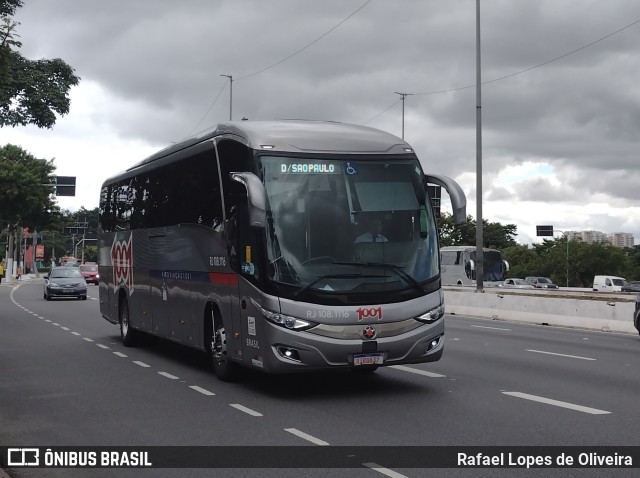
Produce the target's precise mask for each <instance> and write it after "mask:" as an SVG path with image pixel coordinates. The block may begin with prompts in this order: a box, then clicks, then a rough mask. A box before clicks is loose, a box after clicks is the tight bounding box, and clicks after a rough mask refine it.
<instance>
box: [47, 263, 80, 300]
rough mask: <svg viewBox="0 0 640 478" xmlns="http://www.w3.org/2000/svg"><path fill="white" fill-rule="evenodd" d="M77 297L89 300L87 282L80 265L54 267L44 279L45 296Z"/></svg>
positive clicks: (51, 297)
mask: <svg viewBox="0 0 640 478" xmlns="http://www.w3.org/2000/svg"><path fill="white" fill-rule="evenodd" d="M54 297H75V298H76V299H82V300H87V282H86V281H85V280H84V277H82V274H81V273H80V270H79V268H78V267H65V266H62V267H54V268H53V269H51V270H50V271H49V274H47V276H46V277H45V279H44V298H45V299H46V300H51V299H53V298H54Z"/></svg>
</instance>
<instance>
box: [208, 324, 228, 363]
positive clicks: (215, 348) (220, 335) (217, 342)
mask: <svg viewBox="0 0 640 478" xmlns="http://www.w3.org/2000/svg"><path fill="white" fill-rule="evenodd" d="M211 352H212V354H213V360H214V361H215V363H216V364H218V365H224V364H225V362H226V357H227V339H226V335H225V332H224V327H219V328H218V330H216V331H215V332H214V334H213V337H211Z"/></svg>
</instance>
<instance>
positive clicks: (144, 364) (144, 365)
mask: <svg viewBox="0 0 640 478" xmlns="http://www.w3.org/2000/svg"><path fill="white" fill-rule="evenodd" d="M133 363H134V364H136V365H140V366H141V367H145V368H147V367H151V365H148V364H146V363H144V362H140V361H139V360H134V361H133Z"/></svg>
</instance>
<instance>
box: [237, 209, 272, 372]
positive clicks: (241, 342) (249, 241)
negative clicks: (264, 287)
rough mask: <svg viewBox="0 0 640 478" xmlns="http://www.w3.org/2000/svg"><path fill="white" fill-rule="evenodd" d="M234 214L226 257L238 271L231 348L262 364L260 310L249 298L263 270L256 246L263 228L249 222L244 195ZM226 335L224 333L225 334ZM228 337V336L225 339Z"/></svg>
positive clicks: (253, 295)
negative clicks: (232, 346) (232, 344)
mask: <svg viewBox="0 0 640 478" xmlns="http://www.w3.org/2000/svg"><path fill="white" fill-rule="evenodd" d="M234 209H235V211H234V212H235V214H234V216H233V217H232V219H231V221H233V223H234V226H235V229H234V230H233V231H234V232H233V234H234V236H235V237H232V238H230V241H229V244H230V249H231V248H232V249H233V250H231V251H230V254H229V258H230V262H231V266H232V267H233V268H234V270H237V271H238V272H239V274H238V277H239V279H238V288H237V296H236V297H234V298H232V300H231V303H232V317H233V320H232V322H233V331H234V339H236V340H234V349H235V350H237V351H241V352H240V354H241V356H242V358H243V361H244V362H245V363H246V364H247V365H250V364H252V365H254V366H257V367H262V364H263V357H264V353H265V352H264V350H262V349H261V346H266V345H267V344H266V343H265V344H262V342H261V341H260V337H262V336H264V332H263V331H262V329H263V326H264V323H263V322H262V320H261V318H262V313H261V311H260V310H259V308H258V307H257V306H256V302H255V301H254V300H252V298H253V299H257V294H258V293H259V289H258V287H257V285H258V284H259V282H260V280H261V279H262V274H264V271H262V270H261V264H262V261H261V260H259V259H260V257H261V254H262V252H261V250H260V249H259V247H258V244H259V242H258V237H259V234H264V229H260V228H255V227H252V226H250V225H249V213H248V208H247V205H246V198H245V199H242V200H241V201H238V203H237V204H236V207H235V208H234ZM227 337H228V335H227ZM227 340H228V339H227Z"/></svg>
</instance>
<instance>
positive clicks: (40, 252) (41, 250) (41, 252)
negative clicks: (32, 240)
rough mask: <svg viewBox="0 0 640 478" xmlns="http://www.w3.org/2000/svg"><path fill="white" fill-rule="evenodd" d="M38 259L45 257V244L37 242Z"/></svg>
mask: <svg viewBox="0 0 640 478" xmlns="http://www.w3.org/2000/svg"><path fill="white" fill-rule="evenodd" d="M36 259H44V244H36Z"/></svg>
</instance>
